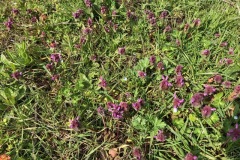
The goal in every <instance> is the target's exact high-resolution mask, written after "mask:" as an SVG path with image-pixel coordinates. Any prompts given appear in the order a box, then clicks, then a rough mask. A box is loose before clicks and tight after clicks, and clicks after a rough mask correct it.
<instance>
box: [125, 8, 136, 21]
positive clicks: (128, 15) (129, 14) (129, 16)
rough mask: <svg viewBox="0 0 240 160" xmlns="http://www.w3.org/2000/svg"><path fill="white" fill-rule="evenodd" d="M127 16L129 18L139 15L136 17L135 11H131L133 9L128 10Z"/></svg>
mask: <svg viewBox="0 0 240 160" xmlns="http://www.w3.org/2000/svg"><path fill="white" fill-rule="evenodd" d="M127 18H128V19H134V20H135V19H136V18H137V17H136V15H135V13H134V12H131V10H128V11H127Z"/></svg>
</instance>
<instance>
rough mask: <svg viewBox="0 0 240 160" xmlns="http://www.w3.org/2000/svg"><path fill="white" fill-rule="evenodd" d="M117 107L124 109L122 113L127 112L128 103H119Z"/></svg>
mask: <svg viewBox="0 0 240 160" xmlns="http://www.w3.org/2000/svg"><path fill="white" fill-rule="evenodd" d="M119 105H120V106H121V107H122V108H123V109H124V111H127V110H128V103H127V102H120V103H119Z"/></svg>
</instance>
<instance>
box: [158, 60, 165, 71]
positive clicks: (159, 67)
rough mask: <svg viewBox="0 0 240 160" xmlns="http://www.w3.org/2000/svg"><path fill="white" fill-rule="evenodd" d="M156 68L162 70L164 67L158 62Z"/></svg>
mask: <svg viewBox="0 0 240 160" xmlns="http://www.w3.org/2000/svg"><path fill="white" fill-rule="evenodd" d="M157 68H158V69H159V70H162V71H163V70H164V69H165V68H164V64H163V62H158V64H157Z"/></svg>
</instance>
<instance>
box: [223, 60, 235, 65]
mask: <svg viewBox="0 0 240 160" xmlns="http://www.w3.org/2000/svg"><path fill="white" fill-rule="evenodd" d="M224 61H225V64H226V65H230V64H232V63H233V60H232V59H230V58H225V59H224Z"/></svg>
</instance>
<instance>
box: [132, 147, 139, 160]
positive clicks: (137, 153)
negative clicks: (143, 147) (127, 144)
mask: <svg viewBox="0 0 240 160" xmlns="http://www.w3.org/2000/svg"><path fill="white" fill-rule="evenodd" d="M132 154H133V156H134V157H135V158H137V160H141V151H140V149H139V148H136V147H134V148H133V151H132Z"/></svg>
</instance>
